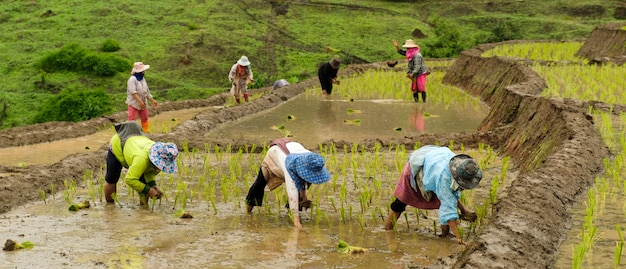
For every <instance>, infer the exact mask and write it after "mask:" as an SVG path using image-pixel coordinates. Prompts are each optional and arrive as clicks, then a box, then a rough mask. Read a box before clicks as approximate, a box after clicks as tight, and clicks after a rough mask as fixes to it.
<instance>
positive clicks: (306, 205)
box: [300, 200, 313, 209]
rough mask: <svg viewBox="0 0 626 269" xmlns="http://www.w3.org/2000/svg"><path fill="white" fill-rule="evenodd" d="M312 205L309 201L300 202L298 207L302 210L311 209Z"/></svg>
mask: <svg viewBox="0 0 626 269" xmlns="http://www.w3.org/2000/svg"><path fill="white" fill-rule="evenodd" d="M312 203H313V202H312V201H311V200H305V201H302V202H300V207H302V208H303V209H307V208H311V204H312Z"/></svg>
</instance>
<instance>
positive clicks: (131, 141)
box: [104, 121, 178, 204]
mask: <svg viewBox="0 0 626 269" xmlns="http://www.w3.org/2000/svg"><path fill="white" fill-rule="evenodd" d="M115 130H116V134H115V135H113V137H112V138H111V146H110V147H109V151H108V153H107V158H106V163H107V167H106V174H105V176H104V179H105V181H106V182H105V183H104V197H105V199H106V201H107V202H108V203H113V202H114V200H113V197H112V195H113V193H115V192H116V191H117V182H118V181H119V178H120V174H121V171H122V167H125V168H127V169H128V171H127V172H126V177H125V178H124V182H126V184H127V185H128V186H129V187H130V188H132V189H133V190H135V191H137V192H138V193H139V196H140V198H141V203H142V204H146V202H147V198H151V197H157V198H160V197H161V195H162V194H163V193H162V192H161V190H159V188H158V187H157V184H156V181H155V178H156V175H157V174H158V173H159V172H161V171H163V172H165V173H176V171H177V170H178V165H177V164H176V157H178V148H177V147H176V144H174V143H163V142H154V141H152V140H150V139H149V138H148V137H146V136H144V133H143V132H142V130H141V127H140V126H139V124H138V123H137V122H136V121H129V122H124V123H120V124H116V125H115Z"/></svg>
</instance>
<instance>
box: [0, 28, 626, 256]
mask: <svg viewBox="0 0 626 269" xmlns="http://www.w3.org/2000/svg"><path fill="white" fill-rule="evenodd" d="M591 37H593V35H592V36H591ZM596 42H597V41H596ZM496 45H497V44H485V45H480V46H478V47H476V48H473V49H470V50H467V51H464V52H463V53H462V54H461V55H460V56H459V58H458V59H457V60H456V61H455V63H454V65H453V66H452V67H450V68H449V69H448V70H447V73H446V76H445V77H444V83H448V84H451V85H454V86H457V87H459V88H462V89H464V90H465V91H467V92H469V93H471V94H473V95H476V96H478V97H480V98H481V99H482V100H483V101H484V102H486V103H487V104H488V105H489V106H491V111H490V113H489V115H488V116H487V117H486V118H485V120H484V121H483V122H482V124H481V126H480V127H479V128H478V130H477V131H476V132H472V133H451V134H436V135H435V134H424V135H418V136H407V137H404V138H396V139H393V140H391V141H390V140H385V141H382V140H381V139H378V138H376V137H372V138H368V139H364V140H363V141H362V142H360V144H361V145H364V148H365V149H366V150H368V149H371V148H373V147H374V145H375V144H376V143H380V144H382V145H383V147H388V146H389V145H390V144H393V145H398V144H403V145H406V146H407V147H412V146H413V145H414V144H415V142H416V141H420V142H421V144H435V143H438V144H447V143H448V142H449V141H450V140H454V141H455V143H456V144H457V145H461V144H463V145H465V147H474V148H476V147H478V144H481V143H484V144H487V145H490V146H492V147H493V148H494V149H496V150H497V151H498V153H499V154H501V155H505V156H510V157H512V161H513V163H514V165H515V166H516V168H517V169H519V171H520V173H519V175H518V176H517V178H516V179H515V180H514V182H512V184H511V186H510V188H509V190H508V195H507V196H505V197H503V198H502V199H500V200H499V202H498V203H497V204H496V205H495V210H494V216H493V218H492V219H491V222H490V223H488V224H487V225H485V226H484V227H483V229H482V230H481V231H480V232H479V234H477V235H476V237H475V238H474V240H472V241H471V242H470V244H469V245H468V246H467V248H466V249H465V250H464V251H463V252H462V253H461V254H460V255H458V256H457V257H453V259H451V260H442V261H441V264H440V265H439V267H443V268H449V267H452V268H549V267H552V265H553V264H554V262H555V259H556V256H557V251H558V246H559V244H560V242H561V240H562V238H563V237H564V233H565V228H566V227H565V225H564V224H565V223H567V222H568V221H569V220H570V218H571V217H570V215H569V213H568V210H569V209H570V208H571V207H572V206H573V204H574V201H575V200H576V199H577V197H578V196H579V195H580V194H583V193H585V191H586V190H587V189H588V188H589V186H590V185H591V184H592V183H593V179H594V177H595V175H597V174H598V173H599V172H601V171H602V169H603V165H602V159H603V158H605V157H609V156H611V152H610V150H609V148H608V147H607V146H606V145H605V144H604V142H603V141H602V138H601V137H600V135H599V133H598V131H597V130H596V129H595V128H594V123H593V119H592V117H591V116H590V115H588V114H587V109H588V106H592V107H594V108H596V109H600V110H605V111H609V109H610V106H609V105H606V104H603V103H601V102H581V101H575V100H563V99H545V98H542V97H541V96H540V93H541V91H542V89H543V88H545V85H546V84H545V82H544V80H543V79H542V78H540V77H539V76H538V75H537V74H536V73H534V72H533V71H532V70H531V69H530V68H529V67H525V66H522V65H520V64H518V63H516V62H514V61H512V60H509V59H506V58H502V57H494V58H481V57H480V54H481V52H482V51H484V50H487V49H490V48H492V47H493V46H496ZM370 68H386V63H380V64H379V63H376V64H366V65H354V66H348V67H346V68H344V69H342V70H341V73H342V74H343V75H346V74H351V73H355V72H362V71H364V70H366V69H370ZM317 83H318V82H317V79H315V78H312V79H309V80H306V81H303V82H301V83H298V84H294V85H289V86H287V87H284V88H281V89H280V90H278V91H275V92H271V91H270V90H269V88H264V89H259V90H256V92H257V93H264V94H263V95H261V96H260V97H259V98H257V99H256V100H254V101H253V102H250V103H244V104H242V105H239V106H233V107H225V108H221V109H211V110H206V111H202V112H200V113H199V114H197V115H196V116H195V117H194V118H193V119H191V120H188V121H185V122H183V123H181V124H180V125H178V126H177V127H176V128H175V129H174V130H172V131H171V132H169V133H165V134H150V135H149V136H151V137H152V138H153V139H155V140H168V141H173V142H176V143H177V144H178V145H179V146H180V145H183V144H185V145H186V146H187V147H189V148H199V149H202V148H204V146H205V144H207V143H208V144H220V145H227V144H232V145H233V148H235V149H238V148H247V149H249V150H251V148H249V147H250V143H248V141H239V140H235V139H229V138H221V139H210V138H206V137H204V136H202V135H200V134H204V133H207V132H208V131H210V130H212V129H214V128H216V127H217V126H219V125H221V124H223V123H226V122H232V121H236V120H238V119H241V118H243V117H245V116H246V115H250V114H251V113H257V112H260V111H263V110H265V109H267V108H270V107H274V106H277V105H279V104H280V103H282V102H284V101H287V100H289V99H291V98H293V97H295V96H296V95H299V94H301V93H303V92H304V91H305V90H306V89H307V88H309V87H315V86H317ZM228 98H230V96H229V95H228V93H223V94H220V95H216V96H214V97H211V98H209V99H207V100H199V101H184V102H171V103H164V104H162V105H161V107H160V109H159V110H160V111H155V113H159V112H165V111H171V110H177V109H187V108H194V107H196V108H197V107H213V106H221V105H223V104H225V103H226V100H227V99H228ZM622 111H623V109H621V108H620V107H619V106H618V107H617V109H614V110H613V113H618V114H619V113H620V112H622ZM124 118H125V115H124V113H117V114H114V115H111V116H107V117H101V118H98V119H93V120H90V121H86V122H80V123H46V124H38V125H33V126H27V127H20V128H14V129H10V130H4V131H2V132H0V147H15V146H20V145H28V144H33V143H41V142H49V141H55V140H59V139H64V138H70V137H81V136H85V135H90V134H94V133H96V132H97V131H98V130H99V128H101V127H102V126H107V125H110V124H112V123H115V122H121V121H123V120H124ZM333 143H334V144H335V145H336V146H337V147H342V141H333ZM344 144H346V145H348V146H350V144H351V143H348V142H345V143H344ZM105 150H106V149H105V148H104V147H102V148H99V149H94V150H93V151H91V152H88V153H76V154H73V155H70V156H68V157H66V158H64V159H62V160H61V161H59V162H57V163H55V164H52V165H32V166H27V167H19V166H0V213H6V212H8V211H9V210H11V209H13V208H16V207H17V206H20V205H24V204H26V203H28V202H30V201H34V200H36V199H38V191H39V190H41V189H45V187H46V186H49V185H50V184H51V183H54V184H56V185H61V184H62V182H63V180H64V179H79V178H81V177H82V175H83V173H84V171H85V170H87V169H97V168H98V167H100V166H101V165H102V162H103V156H105ZM256 150H257V151H260V148H256ZM433 267H437V265H435V266H433Z"/></svg>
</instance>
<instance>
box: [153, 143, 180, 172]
mask: <svg viewBox="0 0 626 269" xmlns="http://www.w3.org/2000/svg"><path fill="white" fill-rule="evenodd" d="M148 157H149V158H150V161H151V162H152V164H154V166H156V167H157V168H159V169H161V171H163V172H165V173H176V171H178V165H177V164H176V157H178V148H177V147H176V144H174V143H163V142H156V143H154V145H152V147H150V154H148Z"/></svg>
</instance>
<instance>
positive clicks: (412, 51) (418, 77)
mask: <svg viewBox="0 0 626 269" xmlns="http://www.w3.org/2000/svg"><path fill="white" fill-rule="evenodd" d="M393 45H394V46H395V47H396V51H397V52H398V53H400V54H401V55H403V56H405V57H406V59H407V61H408V67H409V69H408V71H407V74H406V76H407V78H409V79H411V92H412V93H413V100H415V102H418V101H419V95H420V94H421V95H422V101H423V102H424V103H426V76H427V75H428V74H429V71H428V68H426V64H425V63H424V57H422V54H421V53H420V46H418V45H417V44H415V41H413V39H407V40H406V41H405V42H404V44H403V45H402V47H403V48H406V50H404V49H400V48H399V47H398V40H395V39H394V40H393Z"/></svg>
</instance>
